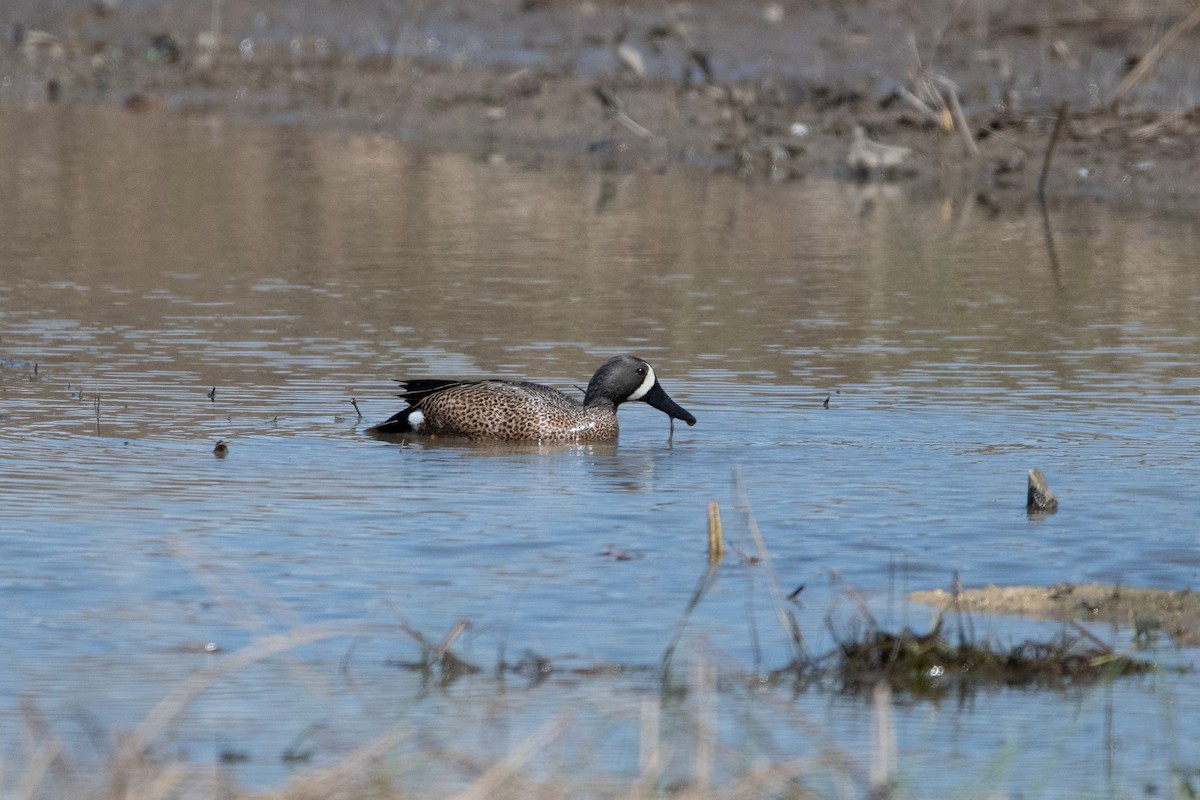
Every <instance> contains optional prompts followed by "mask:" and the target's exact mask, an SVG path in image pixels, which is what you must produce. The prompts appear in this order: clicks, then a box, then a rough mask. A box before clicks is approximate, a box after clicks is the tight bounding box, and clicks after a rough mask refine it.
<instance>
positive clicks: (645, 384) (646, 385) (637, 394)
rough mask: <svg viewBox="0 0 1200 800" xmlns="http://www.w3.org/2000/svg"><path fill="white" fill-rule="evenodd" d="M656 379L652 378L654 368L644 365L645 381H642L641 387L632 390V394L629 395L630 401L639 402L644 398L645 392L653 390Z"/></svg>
mask: <svg viewBox="0 0 1200 800" xmlns="http://www.w3.org/2000/svg"><path fill="white" fill-rule="evenodd" d="M657 380H658V378H656V377H654V367H652V366H650V365H649V364H647V365H646V379H645V380H644V381H642V385H641V386H639V387H638V388H636V389H634V391H633V394H631V395H629V399H630V400H641V399H642V398H643V397H645V396H646V392H648V391H650V390H651V389H653V388H654V382H655V381H657Z"/></svg>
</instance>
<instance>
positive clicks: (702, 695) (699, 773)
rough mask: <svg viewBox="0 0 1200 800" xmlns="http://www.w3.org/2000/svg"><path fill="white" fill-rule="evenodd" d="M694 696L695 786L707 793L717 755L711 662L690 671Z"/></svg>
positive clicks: (704, 661) (714, 678)
mask: <svg viewBox="0 0 1200 800" xmlns="http://www.w3.org/2000/svg"><path fill="white" fill-rule="evenodd" d="M691 673H692V674H691V681H690V683H691V684H692V693H693V695H694V696H695V698H696V754H695V758H694V761H693V764H694V767H693V771H694V774H693V777H692V786H693V787H694V788H696V789H697V790H699V791H700V792H704V793H707V792H709V791H710V788H711V786H712V776H713V764H714V763H715V762H716V753H717V672H716V669H714V667H713V665H712V662H710V661H708V660H707V659H697V660H696V661H695V662H693V664H692V669H691Z"/></svg>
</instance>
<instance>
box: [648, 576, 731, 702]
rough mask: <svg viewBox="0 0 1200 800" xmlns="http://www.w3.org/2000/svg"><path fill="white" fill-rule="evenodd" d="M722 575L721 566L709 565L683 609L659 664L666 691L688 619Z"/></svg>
mask: <svg viewBox="0 0 1200 800" xmlns="http://www.w3.org/2000/svg"><path fill="white" fill-rule="evenodd" d="M720 574H721V565H720V564H709V565H708V568H707V569H705V570H704V574H703V575H701V576H700V581H699V582H698V583H697V584H696V591H694V592H692V599H691V600H688V604H687V607H686V608H684V609H683V616H682V617H680V618H679V622H677V623H676V624H675V634H674V635H673V636H672V637H671V642H670V644H668V645H667V649H666V650H664V651H663V657H662V660H661V661H660V662H659V671H660V673H661V678H662V685H663V688H664V689H665V688H667V687H668V685H669V684H670V680H671V659H672V658H674V656H675V648H677V647H678V646H679V640H680V639H682V638H683V631H684V629H685V628H686V627H687V622H688V619H690V618H691V616H692V612H693V611H695V610H696V607H697V606H698V605H700V601H701V600H703V599H704V595H705V594H707V593H708V590H709V589H711V588H712V585H713V584H714V583H716V582H717V576H718V575H720Z"/></svg>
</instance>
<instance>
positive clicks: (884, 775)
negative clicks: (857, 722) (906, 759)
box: [870, 681, 896, 796]
mask: <svg viewBox="0 0 1200 800" xmlns="http://www.w3.org/2000/svg"><path fill="white" fill-rule="evenodd" d="M871 705H872V707H873V708H874V711H875V714H874V717H873V722H874V724H873V725H872V726H871V732H872V734H873V738H874V747H873V748H872V750H871V772H870V781H871V792H872V796H875V795H876V794H878V793H880V792H886V791H888V788H889V787H890V786H891V783H892V775H894V774H895V772H896V726H895V725H894V724H893V723H892V688H891V687H890V686H888V683H887V681H880V682H879V683H877V684H875V689H874V691H873V692H872V693H871Z"/></svg>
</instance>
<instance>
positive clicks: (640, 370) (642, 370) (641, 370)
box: [637, 367, 646, 378]
mask: <svg viewBox="0 0 1200 800" xmlns="http://www.w3.org/2000/svg"><path fill="white" fill-rule="evenodd" d="M637 374H638V375H641V376H642V377H643V378H644V377H646V368H645V367H638V368H637Z"/></svg>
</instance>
